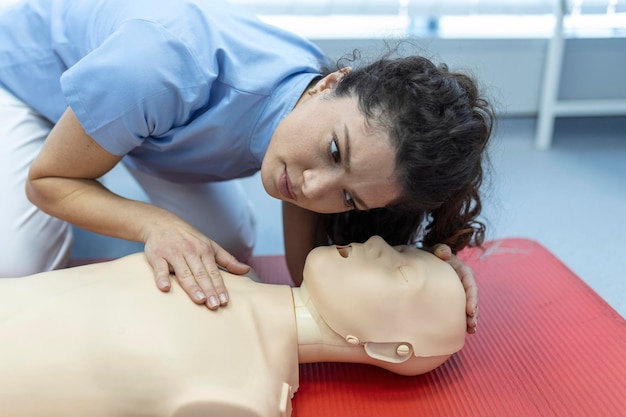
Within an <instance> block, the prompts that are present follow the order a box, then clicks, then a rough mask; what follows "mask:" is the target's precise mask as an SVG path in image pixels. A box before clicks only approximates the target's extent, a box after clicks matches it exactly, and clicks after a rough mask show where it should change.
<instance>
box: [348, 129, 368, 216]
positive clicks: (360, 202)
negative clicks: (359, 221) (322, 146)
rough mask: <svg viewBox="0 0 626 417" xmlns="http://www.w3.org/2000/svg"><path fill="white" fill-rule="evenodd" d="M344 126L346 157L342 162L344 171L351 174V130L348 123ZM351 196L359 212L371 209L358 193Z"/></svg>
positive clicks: (351, 192) (352, 192)
mask: <svg viewBox="0 0 626 417" xmlns="http://www.w3.org/2000/svg"><path fill="white" fill-rule="evenodd" d="M343 126H344V129H343V135H344V157H343V158H341V160H342V162H343V166H344V169H345V170H346V172H347V173H350V150H351V142H350V130H349V129H348V124H347V123H345V124H344V125H343ZM350 196H351V197H352V199H353V200H354V202H355V203H356V204H355V205H356V206H357V207H356V208H357V210H361V211H367V210H369V207H368V206H367V204H365V202H364V201H363V200H362V199H361V198H360V197H359V196H358V194H356V192H355V191H354V190H351V191H350ZM358 206H360V207H358Z"/></svg>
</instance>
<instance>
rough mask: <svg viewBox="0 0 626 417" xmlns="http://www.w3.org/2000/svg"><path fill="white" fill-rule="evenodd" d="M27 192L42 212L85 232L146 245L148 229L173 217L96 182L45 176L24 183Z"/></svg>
mask: <svg viewBox="0 0 626 417" xmlns="http://www.w3.org/2000/svg"><path fill="white" fill-rule="evenodd" d="M26 193H27V195H28V198H29V199H30V200H31V202H32V203H33V204H35V205H36V206H38V207H39V208H40V209H41V210H43V211H44V212H46V213H48V214H50V215H52V216H54V217H58V218H60V219H62V220H65V221H67V222H69V223H72V224H74V225H76V226H78V227H81V228H83V229H85V230H89V231H91V232H94V233H99V234H103V235H107V236H112V237H116V238H120V239H125V240H131V241H136V242H145V240H146V235H147V234H148V231H149V230H150V228H151V227H152V226H154V225H158V224H160V223H163V222H167V221H168V220H173V219H174V218H176V216H175V215H174V214H172V213H170V212H168V211H166V210H163V209H161V208H159V207H156V206H153V205H151V204H148V203H144V202H140V201H135V200H130V199H127V198H124V197H121V196H119V195H117V194H114V193H113V192H111V191H109V190H108V189H107V188H106V187H104V186H103V185H102V184H101V183H100V182H98V181H97V180H90V179H76V178H62V177H44V178H37V179H33V180H30V181H28V182H27V185H26Z"/></svg>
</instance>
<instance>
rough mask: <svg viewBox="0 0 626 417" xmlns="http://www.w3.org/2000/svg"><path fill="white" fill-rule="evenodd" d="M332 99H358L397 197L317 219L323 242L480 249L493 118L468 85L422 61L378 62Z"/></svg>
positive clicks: (466, 79) (348, 78) (350, 77)
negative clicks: (383, 145) (393, 173)
mask: <svg viewBox="0 0 626 417" xmlns="http://www.w3.org/2000/svg"><path fill="white" fill-rule="evenodd" d="M334 94H335V96H337V97H345V96H351V97H356V98H357V99H358V105H359V109H360V110H361V111H362V112H363V114H364V115H365V117H366V119H367V122H368V124H369V125H370V126H371V127H372V128H375V129H383V131H385V132H386V133H388V134H389V136H390V138H391V141H392V143H393V144H394V146H395V148H396V161H395V163H396V170H397V173H398V177H399V182H400V185H401V188H402V190H403V193H402V196H401V197H400V198H399V199H397V200H396V201H393V202H392V203H391V204H390V205H388V206H387V207H385V208H378V209H373V210H369V211H366V212H359V211H350V212H346V213H339V214H332V215H327V216H326V217H325V222H326V227H327V232H328V237H329V239H330V241H331V242H333V243H337V244H347V243H350V242H362V241H364V240H366V239H368V238H369V237H370V236H372V235H374V234H378V235H380V236H382V237H383V238H384V239H385V240H386V241H387V242H388V243H390V244H392V245H398V244H414V243H417V242H420V243H421V244H422V245H423V246H425V247H428V246H432V245H434V244H436V243H446V244H447V245H449V246H450V247H451V248H452V251H453V252H454V253H456V252H457V251H459V250H461V249H463V248H464V247H466V246H468V245H469V246H480V245H481V244H482V243H483V240H484V234H485V225H484V224H483V223H482V222H480V221H479V220H477V218H478V216H479V215H480V212H481V209H482V204H481V197H480V194H479V189H480V187H481V184H482V182H483V169H484V164H485V163H486V160H487V152H486V149H487V144H488V142H489V138H490V136H491V132H492V128H493V123H494V119H495V118H494V112H493V110H492V108H491V106H490V104H489V103H488V102H487V101H486V100H485V99H484V98H482V97H481V96H480V95H479V91H478V87H477V85H476V82H475V81H474V80H473V79H472V78H471V77H470V76H469V75H466V74H463V73H460V72H451V71H449V70H448V67H447V66H446V65H445V64H442V65H436V64H434V63H433V62H432V61H431V60H429V59H427V58H425V57H422V56H409V57H400V58H397V57H396V58H391V57H386V58H382V59H379V60H377V61H375V62H373V63H371V64H369V65H367V66H364V67H362V68H356V69H354V70H353V71H352V72H349V73H346V74H345V76H344V77H343V78H342V79H341V82H340V83H339V84H338V85H337V87H336V89H335V90H334Z"/></svg>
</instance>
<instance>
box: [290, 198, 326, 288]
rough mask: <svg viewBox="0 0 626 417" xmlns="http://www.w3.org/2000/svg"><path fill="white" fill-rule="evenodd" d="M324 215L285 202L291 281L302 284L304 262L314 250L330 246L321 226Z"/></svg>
mask: <svg viewBox="0 0 626 417" xmlns="http://www.w3.org/2000/svg"><path fill="white" fill-rule="evenodd" d="M321 217H322V215H320V214H318V213H315V212H312V211H309V210H306V209H303V208H301V207H298V206H296V205H294V204H291V203H287V202H283V239H284V241H285V259H286V261H287V268H288V269H289V274H290V275H291V280H292V281H293V282H294V284H296V285H300V284H301V283H302V271H303V270H304V261H305V260H306V257H307V255H308V254H309V252H311V250H313V248H315V247H317V246H320V245H322V244H328V242H327V241H325V240H324V236H325V233H324V230H323V229H324V228H323V227H321V226H320V223H321Z"/></svg>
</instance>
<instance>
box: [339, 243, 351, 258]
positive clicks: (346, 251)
mask: <svg viewBox="0 0 626 417" xmlns="http://www.w3.org/2000/svg"><path fill="white" fill-rule="evenodd" d="M335 247H336V248H337V252H339V255H341V257H342V258H347V257H348V256H350V252H352V246H350V245H347V246H339V245H337V246H335Z"/></svg>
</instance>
